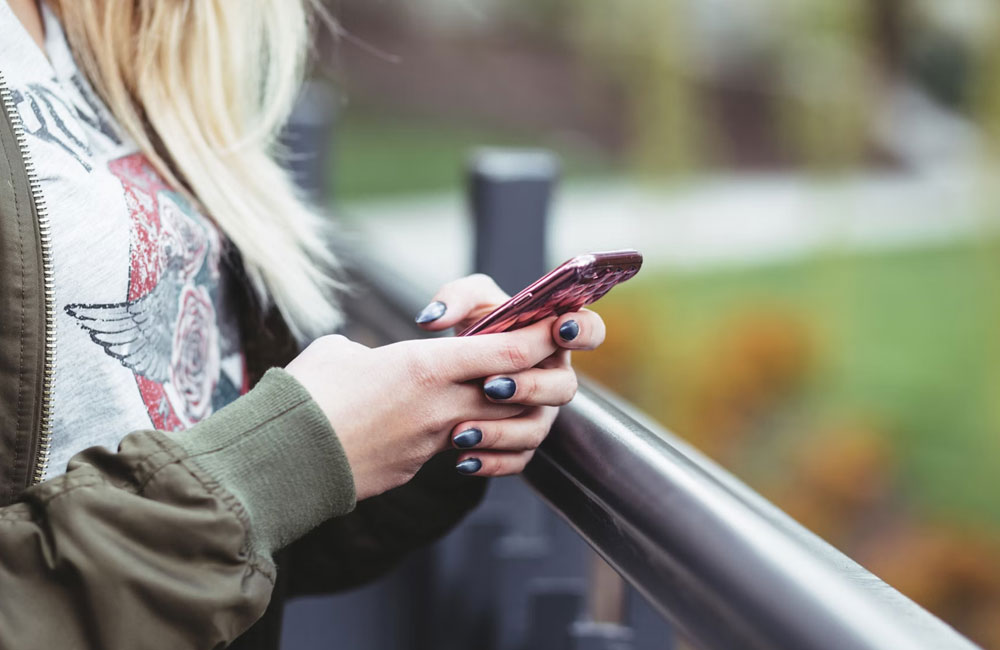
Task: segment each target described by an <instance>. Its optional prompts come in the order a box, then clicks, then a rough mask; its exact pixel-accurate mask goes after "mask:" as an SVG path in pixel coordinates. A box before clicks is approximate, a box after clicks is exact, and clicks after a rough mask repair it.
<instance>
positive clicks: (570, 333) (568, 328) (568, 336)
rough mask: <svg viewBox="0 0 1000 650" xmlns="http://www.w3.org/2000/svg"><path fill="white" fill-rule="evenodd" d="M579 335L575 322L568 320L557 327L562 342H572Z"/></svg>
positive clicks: (577, 325) (578, 327)
mask: <svg viewBox="0 0 1000 650" xmlns="http://www.w3.org/2000/svg"><path fill="white" fill-rule="evenodd" d="M579 334H580V324H579V323H577V322H576V321H575V320H568V321H566V322H565V323H563V324H562V325H560V326H559V338H561V339H562V340H564V341H572V340H573V339H575V338H576V337H577V336H578V335H579Z"/></svg>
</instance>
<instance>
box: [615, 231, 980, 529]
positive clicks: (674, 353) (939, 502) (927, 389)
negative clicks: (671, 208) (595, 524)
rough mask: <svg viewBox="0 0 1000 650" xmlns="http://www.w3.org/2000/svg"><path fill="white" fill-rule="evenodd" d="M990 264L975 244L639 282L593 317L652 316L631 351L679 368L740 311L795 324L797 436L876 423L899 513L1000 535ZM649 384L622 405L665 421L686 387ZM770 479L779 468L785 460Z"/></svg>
mask: <svg viewBox="0 0 1000 650" xmlns="http://www.w3.org/2000/svg"><path fill="white" fill-rule="evenodd" d="M998 265H1000V251H998V250H997V245H996V242H985V243H984V242H971V243H952V244H948V245H939V246H935V247H924V248H919V249H909V250H892V251H882V252H869V253H861V254H841V255H826V256H823V257H820V258H816V259H811V260H808V261H800V262H792V263H782V264H771V265H765V266H759V267H753V268H739V269H728V270H716V271H710V272H698V273H695V272H684V273H665V272H658V273H649V272H647V273H646V274H644V275H640V276H639V277H638V278H637V279H636V280H635V281H633V282H631V283H629V284H626V285H623V286H622V287H621V288H619V289H618V290H617V291H615V292H613V293H612V294H610V295H609V296H608V297H607V298H606V299H605V300H604V301H602V303H600V304H598V305H597V310H598V311H599V312H600V311H602V310H606V311H608V312H614V313H617V314H621V313H626V314H631V315H632V316H631V317H634V318H637V319H644V320H646V321H647V323H648V325H649V326H648V327H646V328H642V331H647V332H661V333H662V334H661V335H657V336H655V338H654V340H644V341H637V342H635V345H642V346H646V347H647V349H648V355H647V358H649V359H653V360H658V362H660V363H665V364H668V365H671V364H672V365H675V366H676V368H675V369H674V371H676V370H677V369H678V368H680V369H683V368H685V367H690V364H689V363H688V362H689V361H690V360H691V359H692V358H694V357H697V356H699V355H705V354H706V353H707V348H708V346H711V345H712V344H713V341H714V340H717V337H716V334H717V332H718V330H719V328H720V326H721V325H720V324H724V323H727V322H732V318H733V317H734V315H738V314H740V313H744V312H746V311H748V310H749V311H756V312H760V311H761V309H767V310H772V311H774V312H776V313H786V314H791V315H792V316H793V317H794V318H795V319H796V320H799V321H801V322H802V323H803V324H804V325H805V326H806V327H807V331H809V332H810V335H811V336H812V337H813V338H814V339H815V343H816V347H817V353H818V358H817V360H816V361H815V362H814V364H813V366H812V369H811V371H810V376H809V377H808V379H807V381H806V382H805V386H804V387H803V391H804V395H802V396H800V398H802V399H803V401H804V403H800V404H799V407H798V411H799V412H800V414H805V417H806V418H807V420H808V421H803V419H802V418H801V417H800V418H798V419H797V420H796V422H797V424H798V425H800V426H803V430H802V431H800V432H799V433H798V434H799V435H808V434H809V432H810V431H813V432H814V431H816V430H817V427H821V426H822V425H823V424H824V423H825V422H836V421H838V420H845V419H852V418H862V419H864V420H866V421H874V422H877V423H878V424H879V428H880V429H882V430H883V431H884V434H885V435H886V436H887V437H888V439H889V442H890V444H891V445H892V448H893V455H894V456H895V458H896V463H897V469H898V472H899V476H898V478H899V479H900V480H901V482H902V488H903V493H904V494H905V500H906V502H907V507H913V508H915V509H916V510H917V511H919V512H920V513H921V514H922V515H925V516H930V517H932V518H936V517H940V518H943V519H948V520H959V521H966V522H979V523H982V522H983V521H984V520H985V521H989V522H991V523H992V524H994V525H1000V499H998V498H997V489H996V484H997V474H998V472H1000V407H998V404H1000V399H998V398H1000V345H998V344H1000V281H998V280H1000V268H998ZM609 336H613V332H611V333H610V334H609ZM629 358H632V357H631V356H630V357H629ZM681 372H683V370H681ZM646 376H647V380H646V381H642V382H636V383H634V384H633V386H635V388H636V389H635V391H634V392H635V394H633V395H629V397H630V398H631V399H633V400H635V401H636V402H637V403H638V405H639V406H640V407H642V408H647V409H650V410H654V411H659V412H661V413H662V412H664V408H663V401H664V399H666V400H668V401H669V399H670V396H669V391H670V389H669V386H670V382H671V381H674V382H677V381H681V382H683V381H687V380H690V378H685V377H683V376H678V375H677V374H676V373H675V374H674V375H673V376H672V377H671V378H669V379H665V380H664V381H662V382H661V381H656V380H649V379H648V378H649V375H648V374H647V375H646ZM668 411H669V408H668ZM666 424H668V425H669V424H670V422H667V423H666ZM679 433H681V434H683V433H684V432H683V431H680V432H679ZM770 471H773V472H781V471H783V467H782V466H781V459H780V455H775V457H774V462H773V463H772V465H771V467H770Z"/></svg>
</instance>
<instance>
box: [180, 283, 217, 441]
mask: <svg viewBox="0 0 1000 650" xmlns="http://www.w3.org/2000/svg"><path fill="white" fill-rule="evenodd" d="M218 338H219V329H218V325H217V324H216V321H215V308H214V306H213V305H212V300H211V298H210V297H209V295H208V292H207V291H206V290H205V288H204V287H193V286H185V287H184V288H183V290H182V291H181V295H180V312H179V313H178V315H177V325H176V326H175V328H174V345H173V353H172V355H171V359H170V383H171V384H172V389H173V390H172V391H171V392H172V393H174V394H175V395H177V396H178V397H179V398H180V399H181V400H182V404H181V405H179V406H180V407H181V409H180V410H181V411H182V412H183V413H184V415H185V416H186V418H187V419H188V421H191V422H197V421H198V420H200V419H202V418H203V417H205V416H206V415H207V414H208V413H210V412H211V408H212V392H213V391H214V390H215V385H216V383H217V382H218V380H219V367H220V364H219V343H218Z"/></svg>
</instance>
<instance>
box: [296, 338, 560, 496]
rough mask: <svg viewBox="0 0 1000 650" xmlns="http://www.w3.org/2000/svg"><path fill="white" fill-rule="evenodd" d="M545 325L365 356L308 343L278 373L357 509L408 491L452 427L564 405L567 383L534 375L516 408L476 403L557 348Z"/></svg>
mask: <svg viewBox="0 0 1000 650" xmlns="http://www.w3.org/2000/svg"><path fill="white" fill-rule="evenodd" d="M554 321H555V319H554V318H549V319H546V320H543V321H540V322H538V323H535V324H534V325H531V326H529V327H525V328H523V329H520V330H516V331H513V332H505V333H502V334H483V335H479V336H470V337H457V338H439V339H423V340H414V341H403V342H400V343H394V344H392V345H386V346H383V347H378V348H368V347H365V346H364V345H361V344H360V343H355V342H353V341H350V340H348V339H347V338H344V337H343V336H325V337H322V338H320V339H317V340H316V341H314V342H313V343H312V344H311V345H310V346H309V347H307V348H306V349H305V350H304V351H303V352H302V353H301V354H300V355H299V356H298V357H296V358H295V359H294V360H293V361H292V362H291V363H290V364H289V365H288V367H287V368H286V370H287V371H288V372H289V373H290V374H292V376H294V377H295V378H296V379H297V380H298V381H299V382H300V383H301V384H302V385H303V386H304V387H305V388H306V390H308V391H309V393H310V394H311V395H312V397H313V399H314V400H315V401H316V402H317V403H318V404H319V406H320V408H321V409H322V410H323V412H324V413H325V414H326V415H327V417H328V418H329V419H330V423H331V424H332V425H333V428H334V430H335V431H336V433H337V437H338V439H339V440H340V442H341V444H342V445H343V447H344V451H345V452H346V454H347V460H348V462H349V463H350V465H351V470H352V472H353V473H354V483H355V489H356V492H357V498H358V500H359V501H360V500H362V499H365V498H368V497H371V496H375V495H376V494H381V493H382V492H385V491H386V490H389V489H391V488H394V487H396V486H398V485H402V484H403V483H406V482H407V481H409V480H410V479H411V478H412V477H413V475H414V474H416V472H417V470H419V469H420V467H421V466H422V465H423V464H424V463H425V462H427V461H428V460H429V459H430V458H431V457H432V456H434V455H435V454H437V453H438V452H440V451H442V450H444V449H448V448H450V447H451V444H450V434H451V431H452V428H453V427H455V426H456V425H457V424H459V423H461V422H468V421H477V420H500V419H505V418H511V417H516V416H518V415H520V414H521V413H522V412H524V411H525V409H526V408H529V407H531V406H546V405H547V406H559V405H562V404H565V403H566V402H568V401H569V400H570V399H572V397H573V394H574V393H575V391H576V377H575V376H574V375H573V374H572V372H571V371H570V372H569V373H567V372H566V371H565V370H562V369H552V370H538V371H536V372H537V373H538V381H537V384H536V387H535V390H533V391H532V395H531V396H530V399H528V400H520V403H519V404H498V403H496V402H493V401H490V400H489V399H487V398H486V396H485V395H484V394H483V388H482V383H481V382H479V381H474V380H478V379H482V378H483V377H488V376H491V375H507V374H511V373H517V372H521V371H524V370H528V369H531V368H534V367H535V366H536V365H538V364H539V363H541V362H542V361H543V360H545V359H546V358H548V357H549V356H551V355H552V354H553V353H554V352H555V351H556V350H557V349H558V348H557V346H556V344H555V343H554V342H553V339H552V334H551V329H552V325H553V322H554Z"/></svg>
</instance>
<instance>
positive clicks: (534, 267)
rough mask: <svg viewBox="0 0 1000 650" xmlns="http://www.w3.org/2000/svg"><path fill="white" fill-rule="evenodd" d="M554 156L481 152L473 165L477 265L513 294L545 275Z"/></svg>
mask: <svg viewBox="0 0 1000 650" xmlns="http://www.w3.org/2000/svg"><path fill="white" fill-rule="evenodd" d="M558 176H559V161H558V159H557V158H556V156H555V155H553V154H552V153H549V152H547V151H540V150H517V149H481V150H479V151H477V152H476V153H475V154H473V156H472V158H471V160H470V163H469V190H470V195H469V200H470V203H471V208H472V215H473V219H474V221H475V233H476V235H475V236H476V243H475V263H474V268H475V269H476V271H477V272H479V273H486V274H488V275H491V276H493V279H495V280H496V281H497V284H499V285H500V286H501V287H502V288H503V289H504V290H505V291H507V292H508V293H514V292H516V291H518V290H520V289H521V288H523V287H525V286H526V285H528V284H529V283H530V282H532V281H533V280H535V279H536V278H538V277H539V276H540V275H542V273H544V272H545V270H546V260H545V253H546V243H547V237H546V231H547V216H548V211H549V204H550V203H551V200H552V190H553V188H554V186H555V183H556V180H557V178H558Z"/></svg>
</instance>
